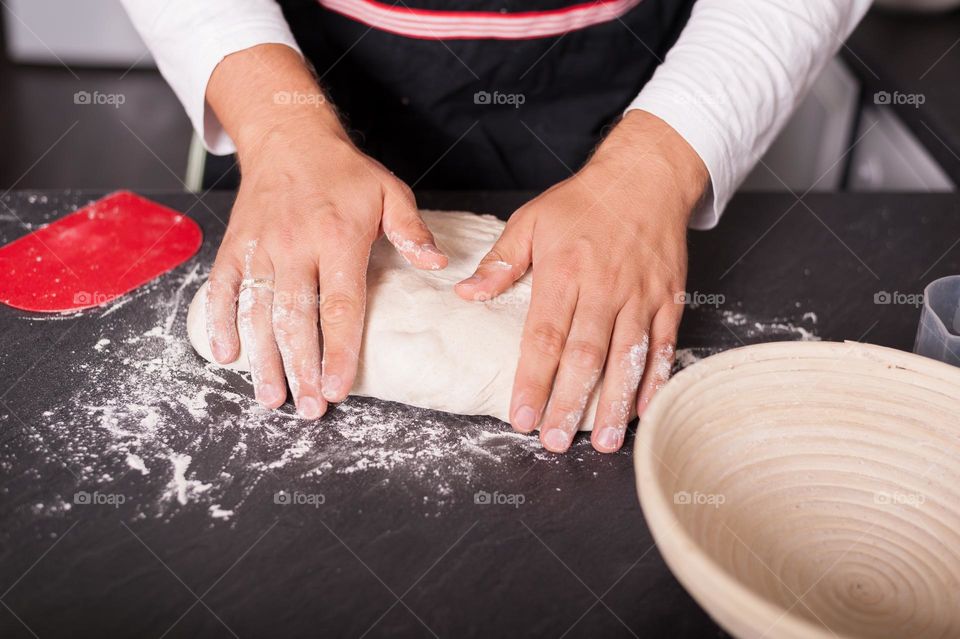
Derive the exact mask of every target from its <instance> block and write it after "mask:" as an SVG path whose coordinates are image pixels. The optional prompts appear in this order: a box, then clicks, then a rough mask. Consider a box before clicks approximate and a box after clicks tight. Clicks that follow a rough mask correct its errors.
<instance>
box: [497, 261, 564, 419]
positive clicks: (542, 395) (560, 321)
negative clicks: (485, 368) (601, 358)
mask: <svg viewBox="0 0 960 639" xmlns="http://www.w3.org/2000/svg"><path fill="white" fill-rule="evenodd" d="M550 273H553V274H552V275H548V274H550ZM544 275H545V276H544V277H542V278H540V279H539V280H534V283H533V291H532V297H531V300H530V308H529V310H528V311H527V318H526V321H525V322H524V325H523V334H522V336H521V339H520V362H519V363H518V364H517V374H516V377H515V378H514V381H513V395H512V399H511V402H510V423H511V424H512V425H513V427H514V428H515V429H516V430H518V431H520V432H522V433H529V432H531V431H532V430H534V429H535V428H536V427H537V424H539V423H540V418H541V416H542V415H543V411H544V407H545V406H546V403H547V398H548V397H549V396H550V391H551V389H552V388H553V379H554V376H555V375H556V372H557V365H558V364H559V362H560V356H561V355H562V353H563V349H564V346H565V344H566V341H567V334H568V333H569V332H570V323H571V321H572V319H573V311H574V308H575V307H576V303H577V289H576V287H575V286H572V285H571V282H572V281H573V280H572V279H570V278H567V277H566V276H565V274H563V273H560V272H551V271H550V270H549V269H544Z"/></svg>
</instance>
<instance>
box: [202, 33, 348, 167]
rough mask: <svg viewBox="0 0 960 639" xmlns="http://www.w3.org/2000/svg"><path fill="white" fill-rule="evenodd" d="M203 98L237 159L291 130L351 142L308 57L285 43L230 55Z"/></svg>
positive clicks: (212, 76) (213, 76)
mask: <svg viewBox="0 0 960 639" xmlns="http://www.w3.org/2000/svg"><path fill="white" fill-rule="evenodd" d="M206 98H207V102H208V104H209V105H210V108H211V109H212V110H213V111H214V113H216V115H217V117H218V118H219V120H220V122H221V124H222V125H223V127H224V129H225V130H226V132H227V134H228V135H230V137H231V139H232V140H233V142H234V144H235V145H236V147H237V151H238V154H239V155H240V157H241V158H242V157H244V156H245V155H251V154H252V153H255V152H257V151H258V150H259V149H260V148H261V147H262V146H264V145H266V144H269V143H270V142H271V141H273V140H277V141H281V142H282V141H283V140H286V141H289V140H290V139H291V138H290V136H291V135H293V136H298V135H299V136H301V137H302V136H304V135H320V136H329V137H330V138H336V139H341V140H344V141H349V137H348V136H347V134H346V131H344V129H343V126H342V125H341V124H340V120H339V118H338V117H337V113H336V109H335V108H334V106H333V105H332V104H331V102H330V100H329V99H328V98H327V96H326V94H324V92H323V91H322V89H321V88H320V86H319V85H318V84H317V82H316V80H315V79H314V77H313V74H312V73H311V71H310V69H309V68H308V67H307V64H306V62H304V60H303V58H302V57H301V56H300V54H299V53H297V52H296V51H295V50H293V49H291V48H290V47H287V46H285V45H279V44H264V45H258V46H254V47H251V48H249V49H244V50H242V51H238V52H236V53H233V54H231V55H228V56H227V57H226V58H224V59H223V60H222V61H221V62H220V64H219V65H217V67H216V69H214V72H213V74H212V75H211V76H210V81H209V82H208V84H207V94H206Z"/></svg>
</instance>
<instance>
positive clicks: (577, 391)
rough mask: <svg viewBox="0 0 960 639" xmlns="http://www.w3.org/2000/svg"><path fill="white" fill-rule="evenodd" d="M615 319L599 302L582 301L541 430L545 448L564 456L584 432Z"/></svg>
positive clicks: (561, 359) (564, 351) (579, 303)
mask: <svg viewBox="0 0 960 639" xmlns="http://www.w3.org/2000/svg"><path fill="white" fill-rule="evenodd" d="M614 319H615V316H614V314H613V313H612V312H604V308H603V305H602V304H601V303H599V302H591V301H587V300H584V299H583V298H581V300H580V301H579V302H578V304H577V310H576V312H575V314H574V316H573V324H572V326H571V328H570V335H569V337H568V338H567V343H566V345H565V346H564V349H563V355H562V356H561V358H560V368H559V371H558V372H557V378H556V382H554V385H553V392H552V393H551V395H550V401H549V402H548V403H547V410H546V415H545V417H544V419H543V425H542V426H541V427H540V441H541V442H543V446H544V448H546V449H547V450H549V451H551V452H554V453H562V452H564V451H565V450H567V449H568V448H569V447H570V443H571V442H572V441H573V436H574V435H575V434H576V432H577V429H578V428H580V422H581V421H582V420H583V413H584V411H585V410H586V408H587V403H588V402H589V401H590V398H591V397H592V396H593V393H594V390H595V389H596V387H597V381H598V380H599V379H600V372H601V371H602V370H603V362H604V361H605V360H606V358H607V349H608V347H609V345H610V334H611V332H613V322H614Z"/></svg>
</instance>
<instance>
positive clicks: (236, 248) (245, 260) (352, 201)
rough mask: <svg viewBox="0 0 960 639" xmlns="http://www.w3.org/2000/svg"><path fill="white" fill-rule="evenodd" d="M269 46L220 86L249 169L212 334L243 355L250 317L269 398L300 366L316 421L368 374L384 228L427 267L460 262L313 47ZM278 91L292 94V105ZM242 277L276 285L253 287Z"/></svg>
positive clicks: (304, 395) (226, 356) (270, 401)
mask: <svg viewBox="0 0 960 639" xmlns="http://www.w3.org/2000/svg"><path fill="white" fill-rule="evenodd" d="M271 47H272V50H270V48H271ZM267 48H268V50H267V51H263V50H262V49H263V47H255V48H254V49H253V50H247V51H246V52H242V54H243V53H246V54H248V55H253V54H250V52H251V51H254V52H255V54H256V56H258V57H254V58H248V59H246V60H243V59H241V60H239V61H238V60H235V59H232V58H234V56H230V57H229V58H227V59H226V60H224V62H222V63H221V65H220V66H219V67H218V68H217V71H216V73H215V74H214V76H213V78H211V83H210V89H209V90H208V100H209V101H210V103H211V105H212V106H213V107H214V109H215V110H216V111H217V114H218V116H219V117H220V119H221V121H222V122H223V124H224V126H225V128H226V129H227V130H228V131H229V132H230V133H231V137H232V138H233V139H234V140H235V141H236V143H237V149H238V154H239V157H240V165H241V167H242V173H243V179H242V182H241V185H240V190H239V193H238V194H237V200H236V203H235V204H234V207H233V211H232V213H231V215H230V223H229V225H228V227H227V232H226V234H225V236H224V239H223V242H222V244H221V245H220V250H219V251H218V253H217V259H216V262H215V263H214V266H213V270H212V272H211V274H210V285H209V290H208V295H207V317H209V318H210V321H209V325H208V327H207V332H208V336H209V339H210V347H211V351H212V352H213V355H214V357H215V358H216V359H217V361H219V362H221V363H229V362H232V361H234V360H235V359H236V358H237V357H238V355H239V347H240V342H239V335H238V331H237V327H238V326H239V332H240V333H242V334H243V339H244V343H245V344H246V345H247V348H248V353H247V355H248V358H249V363H250V370H251V376H252V378H253V384H254V392H255V395H256V398H257V400H258V401H259V402H260V403H261V404H262V405H263V406H265V407H269V408H276V407H278V406H280V405H281V404H282V403H283V402H284V400H285V399H286V395H287V391H286V385H285V384H284V376H286V379H287V381H288V382H289V385H290V390H291V392H292V394H293V398H294V400H295V402H296V405H297V410H298V412H299V414H300V416H301V417H304V418H307V419H316V418H318V417H320V416H321V415H323V413H324V412H325V411H326V408H327V402H337V401H341V400H342V399H343V398H345V397H346V395H347V393H348V392H349V390H350V388H351V386H352V385H353V382H354V378H355V377H356V373H357V363H358V352H359V349H360V341H361V336H362V332H363V317H364V306H365V295H366V271H367V262H368V259H369V256H370V247H371V244H372V243H373V241H374V240H375V239H376V238H377V236H378V235H379V233H380V232H384V233H385V234H386V235H387V237H388V238H389V239H390V241H391V242H392V243H393V244H394V246H396V247H397V249H398V250H399V251H400V253H401V254H402V255H403V256H404V257H405V258H406V259H407V261H409V262H410V263H411V264H413V265H414V266H416V267H418V268H426V269H440V268H443V267H444V266H446V264H447V259H446V257H445V256H444V255H443V254H442V253H441V252H440V251H439V250H438V249H437V248H436V247H435V245H434V239H433V236H432V235H431V233H430V231H429V230H428V229H427V227H426V226H425V225H424V223H423V221H422V220H421V219H420V215H419V213H418V211H417V205H416V202H415V200H414V197H413V193H412V192H411V191H410V189H409V188H408V187H407V185H406V184H404V183H403V182H401V181H400V180H398V179H397V178H395V177H394V176H393V175H392V174H391V173H390V172H389V171H387V170H386V169H385V168H384V167H383V166H381V165H380V164H379V163H377V162H375V161H374V160H372V159H370V158H369V157H367V156H365V155H364V154H363V153H361V152H360V151H359V150H358V149H357V148H356V147H355V146H354V145H353V144H352V143H351V142H350V140H349V138H348V137H347V135H346V133H345V132H344V131H343V129H342V127H340V125H339V123H338V122H337V119H336V117H335V115H334V114H333V111H332V109H331V108H330V107H329V106H327V104H326V102H325V99H324V96H323V93H322V92H321V91H320V90H319V88H318V87H317V86H316V84H315V83H313V80H312V78H311V77H310V75H309V72H307V70H306V68H305V67H303V66H302V64H303V63H302V61H301V60H300V59H299V56H297V55H296V53H295V52H293V51H292V50H290V49H287V48H286V47H282V46H279V45H267ZM257 50H260V51H257ZM242 54H234V55H235V56H236V55H242ZM238 65H239V66H238ZM277 91H280V92H281V93H282V94H284V95H285V96H286V97H285V98H284V99H283V100H281V101H280V102H279V103H277V101H275V100H273V99H271V98H272V95H275V94H276V92H277ZM249 96H252V97H249ZM290 96H303V97H296V99H294V98H293V97H290ZM242 280H260V281H261V282H260V283H261V284H262V285H261V286H254V287H249V288H246V287H245V288H243V289H242V290H240V288H241V281H242ZM271 282H272V283H273V284H272V286H271V285H270V283H271ZM318 292H319V295H318ZM238 300H239V304H238ZM238 306H239V309H238ZM318 321H319V329H318ZM321 331H322V334H323V339H322V355H321V336H320V332H321Z"/></svg>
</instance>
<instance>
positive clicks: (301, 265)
mask: <svg viewBox="0 0 960 639" xmlns="http://www.w3.org/2000/svg"><path fill="white" fill-rule="evenodd" d="M317 302H318V299H317V266H316V264H314V263H312V262H310V261H301V262H297V263H291V264H290V265H281V266H280V267H279V268H278V269H277V284H276V292H275V293H274V298H273V311H272V312H273V334H274V336H275V337H276V340H277V348H278V349H279V350H280V357H281V359H282V361H283V369H284V372H285V373H286V377H287V383H288V384H289V385H290V392H291V394H292V395H293V400H294V402H295V403H296V405H297V412H298V413H299V414H300V416H301V417H303V418H304V419H317V418H319V417H320V416H321V415H323V414H324V412H326V410H327V402H326V401H325V400H324V399H323V396H322V394H321V392H320V329H319V326H318V324H317V322H318V320H319V318H318V311H317Z"/></svg>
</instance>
